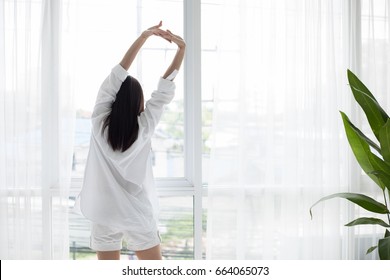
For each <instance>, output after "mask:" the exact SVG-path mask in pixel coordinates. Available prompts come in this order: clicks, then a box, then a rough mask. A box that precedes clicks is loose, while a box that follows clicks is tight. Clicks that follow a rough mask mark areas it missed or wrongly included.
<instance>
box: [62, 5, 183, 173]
mask: <svg viewBox="0 0 390 280" xmlns="http://www.w3.org/2000/svg"><path fill="white" fill-rule="evenodd" d="M68 6H69V9H68V10H66V11H65V12H64V14H63V17H64V24H65V25H66V26H65V28H67V29H68V30H69V32H68V33H69V34H70V35H69V38H68V40H67V41H66V42H63V44H67V45H68V46H67V49H71V50H72V51H69V52H68V53H67V55H68V57H67V56H65V57H64V59H68V60H70V61H71V65H72V66H71V67H72V71H71V72H72V77H70V78H69V81H70V82H71V83H72V88H73V90H74V92H75V104H76V114H77V118H76V124H75V127H76V134H75V139H74V143H75V144H74V154H73V177H82V176H83V173H84V168H85V162H86V158H87V155H88V149H89V139H90V131H91V122H90V116H91V113H92V109H93V106H94V102H95V99H96V95H97V92H98V89H99V87H100V85H101V83H102V82H103V80H104V79H105V78H106V76H107V75H108V74H109V72H110V70H111V68H112V67H113V66H114V65H115V64H116V63H119V61H120V60H121V59H122V57H123V55H124V54H125V52H126V51H127V49H128V48H129V47H130V45H131V44H132V43H133V41H134V40H135V39H136V37H137V34H140V32H141V31H143V30H145V29H147V28H148V27H150V26H152V25H155V24H158V22H159V21H160V20H162V21H163V27H162V28H169V29H170V30H172V32H175V33H177V34H181V35H182V33H183V3H182V1H171V0H170V1H150V0H149V1H141V0H138V1H124V0H116V1H109V0H103V1H92V0H82V1H69V3H68ZM91 11H93V12H91ZM175 52H176V46H175V45H174V44H170V43H169V42H167V41H165V40H162V39H161V38H157V37H152V38H150V39H149V40H148V41H147V42H146V43H145V45H144V46H143V48H142V50H141V51H140V52H139V54H138V56H137V59H136V60H135V61H134V63H133V65H132V66H131V68H130V69H129V74H130V75H132V76H134V77H136V78H137V79H138V80H139V81H140V83H141V85H142V86H143V90H144V95H145V100H147V99H148V98H150V96H151V93H152V91H153V90H155V89H156V86H157V83H158V79H159V78H160V76H162V75H163V74H164V73H165V70H166V69H167V67H168V66H169V64H170V63H171V61H172V59H173V57H174V55H175ZM182 72H183V71H181V72H180V73H179V75H178V76H177V77H176V79H175V83H176V96H175V98H174V100H173V102H172V103H171V104H170V105H168V106H167V107H166V112H165V114H163V117H162V119H161V122H160V124H159V125H158V127H157V128H156V132H155V136H154V137H153V139H152V149H153V154H152V155H153V171H154V175H155V176H156V177H184V140H183V135H184V117H183V115H184V112H183V74H182Z"/></svg>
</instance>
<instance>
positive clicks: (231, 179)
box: [207, 0, 367, 259]
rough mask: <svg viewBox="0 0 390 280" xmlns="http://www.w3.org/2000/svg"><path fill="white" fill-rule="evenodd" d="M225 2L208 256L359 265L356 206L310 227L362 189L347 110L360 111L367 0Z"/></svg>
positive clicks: (336, 211)
mask: <svg viewBox="0 0 390 280" xmlns="http://www.w3.org/2000/svg"><path fill="white" fill-rule="evenodd" d="M217 2H219V4H220V5H221V10H220V13H219V14H217V15H215V17H216V18H217V17H220V18H221V21H220V23H219V24H220V36H219V38H218V46H217V50H218V58H217V62H218V63H217V65H218V66H217V71H216V73H218V74H217V75H216V77H215V78H216V79H217V82H216V84H217V88H216V92H215V96H214V98H215V99H214V115H213V134H212V137H213V145H212V150H211V163H210V166H211V171H210V179H209V200H208V225H207V232H208V234H207V257H208V258H210V259H224V258H227V259H345V258H352V257H353V255H354V243H353V240H354V238H353V237H354V234H353V230H348V229H347V228H345V227H343V225H344V224H345V223H347V222H348V221H349V219H350V218H351V216H352V215H353V210H354V208H351V207H350V206H349V205H348V203H346V202H344V201H340V200H334V201H329V202H326V203H323V204H320V205H318V206H316V207H315V208H314V209H313V219H312V220H311V218H310V215H309V208H310V207H311V205H312V204H313V203H314V202H316V201H317V200H318V199H319V198H321V197H322V196H324V195H328V194H331V193H335V192H344V191H358V186H356V185H352V184H351V182H353V181H352V178H353V177H354V176H359V174H360V172H359V169H358V168H357V167H356V164H355V163H354V158H353V157H352V156H351V153H350V148H349V146H348V143H347V141H346V139H345V136H344V129H343V126H342V122H341V118H340V114H339V112H338V110H343V111H345V112H348V113H349V112H351V111H352V109H354V108H355V107H353V106H352V104H353V101H352V95H351V93H350V90H349V89H348V84H347V77H346V69H347V68H348V67H349V68H352V70H354V71H355V70H356V68H357V64H358V62H359V61H358V59H357V56H358V55H359V54H358V53H357V51H356V43H355V42H356V34H357V33H356V32H357V31H356V20H357V18H356V14H357V11H358V7H356V4H357V2H360V1H339V0H333V1H332V0H321V1H320V0H316V1H315V0H313V1H312V0H310V1H304V0H295V1H292V0H276V1H269V0H261V1H257V0H244V1H217ZM353 172H355V173H353ZM365 249H367V248H365Z"/></svg>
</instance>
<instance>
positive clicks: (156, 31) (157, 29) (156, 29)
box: [141, 21, 171, 42]
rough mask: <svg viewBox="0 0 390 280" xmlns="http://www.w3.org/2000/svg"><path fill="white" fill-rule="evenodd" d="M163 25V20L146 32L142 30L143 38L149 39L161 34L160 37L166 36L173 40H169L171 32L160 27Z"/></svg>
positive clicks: (165, 37)
mask: <svg viewBox="0 0 390 280" xmlns="http://www.w3.org/2000/svg"><path fill="white" fill-rule="evenodd" d="M161 26H162V21H160V23H159V24H157V25H155V26H152V27H150V28H148V29H146V30H145V31H144V32H142V35H141V36H142V37H143V38H145V39H147V38H149V37H150V36H152V35H156V36H160V37H162V38H164V39H165V40H167V41H168V42H171V41H170V40H169V37H170V35H169V33H168V32H167V31H164V30H162V29H160V27H161Z"/></svg>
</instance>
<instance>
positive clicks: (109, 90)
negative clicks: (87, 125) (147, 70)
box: [91, 64, 128, 128]
mask: <svg viewBox="0 0 390 280" xmlns="http://www.w3.org/2000/svg"><path fill="white" fill-rule="evenodd" d="M127 76H128V73H127V71H126V70H125V69H124V68H123V67H122V66H121V65H120V64H118V65H116V66H115V67H114V68H112V70H111V73H110V75H109V76H108V77H107V78H106V79H105V80H104V81H103V83H102V85H101V86H100V89H99V92H98V95H97V98H96V102H95V107H94V109H93V113H92V117H91V119H92V125H93V126H94V127H96V128H98V127H100V124H101V121H102V120H103V119H104V116H106V115H107V113H109V112H110V111H111V105H112V103H113V102H114V100H115V97H116V94H117V93H118V91H119V89H120V87H121V85H122V83H123V81H124V80H125V79H126V77H127Z"/></svg>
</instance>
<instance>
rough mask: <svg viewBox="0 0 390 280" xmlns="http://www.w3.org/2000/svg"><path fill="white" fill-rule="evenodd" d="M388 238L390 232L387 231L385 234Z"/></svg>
mask: <svg viewBox="0 0 390 280" xmlns="http://www.w3.org/2000/svg"><path fill="white" fill-rule="evenodd" d="M386 237H390V231H388V230H387V229H386V232H385V238H386Z"/></svg>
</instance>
